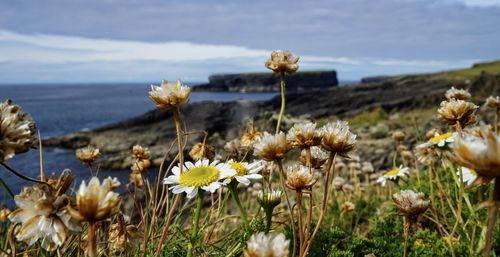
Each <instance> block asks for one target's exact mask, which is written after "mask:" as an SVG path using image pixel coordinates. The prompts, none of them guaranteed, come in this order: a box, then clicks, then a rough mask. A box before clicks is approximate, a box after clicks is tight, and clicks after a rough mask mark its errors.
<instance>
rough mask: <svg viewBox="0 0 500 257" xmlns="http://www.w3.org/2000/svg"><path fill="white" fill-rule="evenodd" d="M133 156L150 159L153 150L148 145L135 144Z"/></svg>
mask: <svg viewBox="0 0 500 257" xmlns="http://www.w3.org/2000/svg"><path fill="white" fill-rule="evenodd" d="M132 157H134V158H136V159H150V158H151V152H150V151H149V149H148V148H147V147H143V146H140V145H134V147H132Z"/></svg>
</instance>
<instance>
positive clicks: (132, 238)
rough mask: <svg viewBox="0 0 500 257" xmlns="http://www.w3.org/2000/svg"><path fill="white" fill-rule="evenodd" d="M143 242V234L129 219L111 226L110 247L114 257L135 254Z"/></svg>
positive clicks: (109, 233) (109, 232)
mask: <svg viewBox="0 0 500 257" xmlns="http://www.w3.org/2000/svg"><path fill="white" fill-rule="evenodd" d="M141 241H142V233H141V231H140V230H139V228H138V227H137V226H136V225H131V224H130V223H129V222H128V221H127V219H124V220H123V221H122V222H117V223H113V224H111V225H110V226H109V231H108V245H109V250H110V252H111V254H112V255H113V256H122V255H124V254H126V253H134V252H135V251H136V249H137V247H138V246H139V245H140V243H141Z"/></svg>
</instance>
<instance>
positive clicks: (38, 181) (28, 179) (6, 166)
mask: <svg viewBox="0 0 500 257" xmlns="http://www.w3.org/2000/svg"><path fill="white" fill-rule="evenodd" d="M0 165H2V166H3V167H4V168H5V169H6V170H8V171H10V172H11V173H12V174H14V175H16V176H18V177H19V178H21V179H24V180H27V181H30V182H33V183H41V184H46V185H48V184H47V182H45V181H41V180H36V179H32V178H30V177H27V176H24V175H23V174H21V173H19V172H17V171H16V170H14V169H13V168H11V167H10V166H9V165H7V163H3V162H0Z"/></svg>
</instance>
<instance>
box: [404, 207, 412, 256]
mask: <svg viewBox="0 0 500 257" xmlns="http://www.w3.org/2000/svg"><path fill="white" fill-rule="evenodd" d="M410 228H411V222H410V218H408V217H407V216H405V244H404V250H403V257H407V256H408V241H409V239H410Z"/></svg>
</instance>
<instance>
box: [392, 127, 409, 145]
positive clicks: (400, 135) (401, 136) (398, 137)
mask: <svg viewBox="0 0 500 257" xmlns="http://www.w3.org/2000/svg"><path fill="white" fill-rule="evenodd" d="M405 137H406V135H405V133H404V132H403V131H400V130H398V131H394V132H393V133H392V140H394V141H396V142H397V143H400V142H401V141H403V140H405Z"/></svg>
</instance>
